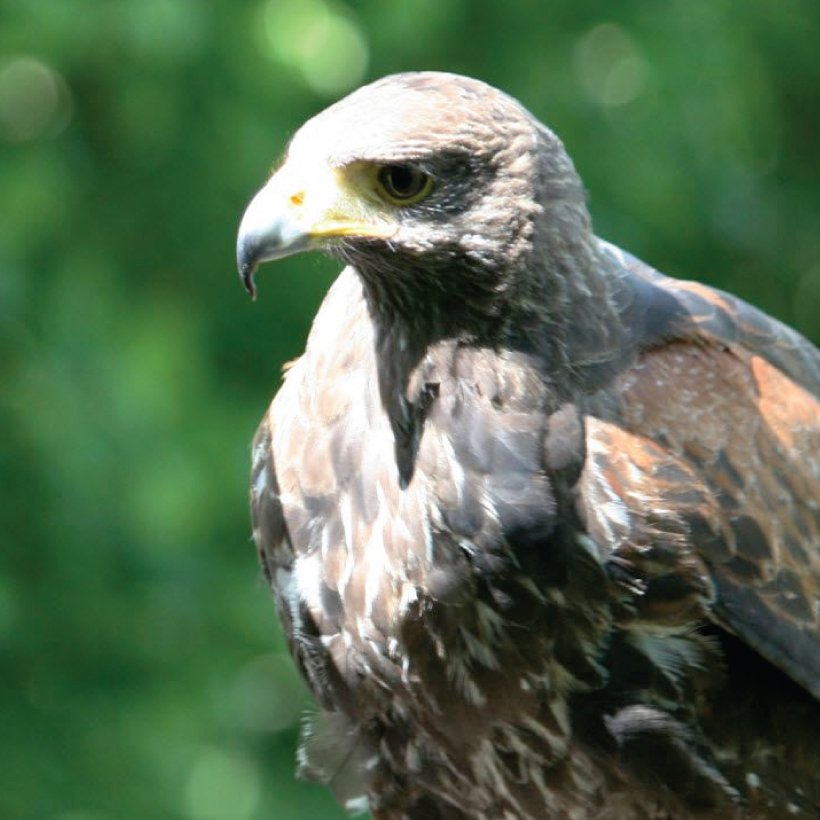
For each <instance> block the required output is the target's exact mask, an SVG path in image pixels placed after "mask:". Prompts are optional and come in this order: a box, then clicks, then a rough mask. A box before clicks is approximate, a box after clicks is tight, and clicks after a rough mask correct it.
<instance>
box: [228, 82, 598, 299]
mask: <svg viewBox="0 0 820 820" xmlns="http://www.w3.org/2000/svg"><path fill="white" fill-rule="evenodd" d="M588 235H589V222H588V216H587V211H586V207H585V204H584V195H583V190H582V187H581V183H580V181H579V179H578V177H577V175H576V173H575V170H574V168H573V166H572V163H571V161H570V159H569V157H568V156H567V154H566V152H565V151H564V148H563V146H562V144H561V142H560V140H559V139H558V138H557V137H556V136H555V135H554V134H553V133H552V132H551V131H549V130H548V129H547V128H545V127H544V126H543V125H541V124H540V123H539V122H538V121H537V120H536V119H535V118H534V117H533V116H532V115H531V114H530V113H529V112H528V111H526V109H524V108H523V107H522V106H521V105H520V104H519V103H518V102H516V101H515V100H514V99H512V98H511V97H509V96H507V95H506V94H504V93H502V92H500V91H497V90H496V89H494V88H492V87H490V86H488V85H486V84H485V83H482V82H480V81H477V80H473V79H469V78H466V77H459V76H455V75H451V74H440V73H434V72H423V73H409V74H398V75H394V76H391V77H386V78H385V79H382V80H379V81H378V82H375V83H373V84H371V85H368V86H365V87H364V88H361V89H359V90H358V91H356V92H354V93H353V94H351V95H350V96H348V97H346V98H345V99H343V100H341V101H340V102H337V103H336V104H335V105H333V106H331V107H330V108H328V109H327V110H325V111H323V112H322V113H321V114H319V115H318V116H316V117H314V118H313V119H311V120H310V121H308V122H307V123H306V124H305V125H304V126H303V127H302V128H301V129H300V130H299V131H298V132H297V133H296V135H295V136H294V138H293V140H292V141H291V143H290V146H289V148H288V151H287V154H286V156H285V159H284V161H283V163H282V164H281V165H280V167H279V168H278V170H277V171H276V172H275V173H274V174H273V176H272V177H271V179H270V180H269V181H268V183H267V184H266V185H265V187H264V188H263V189H262V190H261V191H260V192H259V193H258V194H257V195H256V197H255V198H254V199H253V201H252V202H251V204H250V206H249V207H248V209H247V211H246V213H245V216H244V218H243V220H242V224H241V227H240V232H239V241H238V246H237V261H238V265H239V270H240V274H241V276H242V278H243V281H244V283H245V286H246V287H247V288H248V290H249V291H250V292H251V293H253V273H254V271H255V269H256V267H257V266H258V265H259V264H260V263H261V262H264V261H266V260H270V259H278V258H281V257H283V256H287V255H290V254H293V253H297V252H299V251H302V250H305V249H308V248H323V249H325V250H328V251H329V252H331V253H333V254H334V255H337V256H339V257H341V258H343V259H344V260H345V261H347V262H351V263H352V264H354V266H355V267H356V269H357V270H358V271H359V273H360V274H361V275H362V276H363V277H364V278H365V279H366V280H368V281H370V282H371V283H372V284H373V286H374V287H376V288H377V290H378V292H385V293H390V292H393V293H403V294H404V296H405V298H407V296H408V295H411V294H413V293H414V292H415V291H416V290H417V288H418V286H419V285H421V286H422V288H423V292H424V293H425V294H426V301H428V302H429V297H430V294H431V293H437V294H439V297H440V298H441V299H443V300H444V301H445V302H447V301H450V300H452V301H456V300H464V299H467V300H470V299H482V298H483V296H482V294H483V295H484V296H486V297H488V298H490V299H493V300H497V299H498V297H499V294H500V293H503V292H505V291H506V290H508V289H510V286H511V284H512V283H513V281H514V279H515V278H516V272H517V271H521V270H524V269H525V268H529V269H531V268H532V267H533V265H532V264H531V263H530V260H531V258H532V257H533V251H534V250H538V251H541V253H539V254H538V256H539V258H544V256H545V254H544V253H543V250H544V248H549V249H550V253H552V254H554V255H555V256H557V257H560V256H561V255H562V254H565V253H567V252H568V250H569V248H568V247H567V246H568V245H573V246H575V245H576V244H577V243H583V242H584V241H585V240H586V237H587V236H588ZM546 255H547V256H549V253H548V254H546ZM519 278H520V277H519ZM431 288H432V290H431ZM411 301H418V300H411Z"/></svg>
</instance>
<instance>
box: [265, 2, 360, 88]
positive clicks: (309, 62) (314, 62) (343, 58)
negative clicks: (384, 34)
mask: <svg viewBox="0 0 820 820" xmlns="http://www.w3.org/2000/svg"><path fill="white" fill-rule="evenodd" d="M265 31H266V34H267V40H268V43H269V45H270V48H271V50H272V52H273V54H274V56H275V57H276V58H277V59H279V60H281V61H282V62H284V63H285V64H287V65H290V66H292V67H293V68H295V69H297V70H298V71H299V72H300V73H301V75H302V77H303V78H304V80H305V82H306V83H307V84H308V85H309V86H310V87H311V88H312V89H313V90H314V91H316V92H317V93H319V94H323V95H326V96H334V95H336V94H340V93H342V92H344V91H347V90H349V89H351V88H353V87H354V86H357V85H359V83H361V81H362V79H363V78H364V75H365V72H366V71H367V65H368V61H369V58H370V50H369V48H368V44H367V40H366V39H365V36H364V33H363V32H362V29H361V28H360V27H359V25H358V24H357V23H356V21H355V19H354V18H353V17H352V15H350V14H349V13H348V12H347V11H346V10H342V9H341V8H338V7H336V6H331V5H329V4H327V3H325V2H323V0H306V2H302V3H299V4H296V3H281V2H279V0H269V1H268V4H267V6H266V8H265Z"/></svg>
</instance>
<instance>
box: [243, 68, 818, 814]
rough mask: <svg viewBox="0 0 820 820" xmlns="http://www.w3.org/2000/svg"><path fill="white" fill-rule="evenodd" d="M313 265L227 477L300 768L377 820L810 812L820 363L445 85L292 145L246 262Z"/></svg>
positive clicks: (460, 90) (367, 106) (528, 132)
mask: <svg viewBox="0 0 820 820" xmlns="http://www.w3.org/2000/svg"><path fill="white" fill-rule="evenodd" d="M314 248H316V249H322V250H324V251H326V252H327V253H329V254H331V255H332V256H333V257H335V258H337V259H339V260H341V261H342V262H343V263H344V264H345V265H346V267H345V268H344V270H343V271H342V273H341V274H340V276H339V278H338V279H337V281H336V282H335V284H334V285H333V286H332V288H331V289H330V291H329V293H328V294H327V297H326V298H325V300H324V302H323V304H322V306H321V308H320V309H319V312H318V314H317V316H316V318H315V320H314V322H313V327H312V330H311V331H310V335H309V338H308V340H307V347H306V350H305V353H304V355H303V356H301V358H299V359H298V360H297V361H296V362H295V363H294V364H292V366H290V367H289V369H288V370H287V373H286V377H285V379H284V383H283V385H282V387H281V389H280V390H279V392H278V394H277V395H276V397H275V399H274V400H273V403H272V405H271V407H270V410H269V412H268V413H267V414H266V415H265V417H264V420H263V421H262V424H261V426H260V428H259V431H258V433H257V435H256V438H255V441H254V444H253V454H252V462H253V464H252V486H251V507H252V519H253V535H254V539H255V542H256V545H257V547H258V551H259V556H260V559H261V564H262V567H263V570H264V573H265V575H266V577H267V579H268V581H269V582H270V585H271V587H272V589H273V592H274V595H275V599H276V602H277V605H278V610H279V614H280V616H281V619H282V622H283V624H284V629H285V633H286V635H287V638H288V640H289V642H290V647H291V649H292V652H293V656H294V658H295V661H296V663H297V664H298V666H299V668H300V670H301V672H302V674H303V675H304V677H305V679H306V681H307V682H308V684H309V686H310V688H311V689H312V691H313V693H314V694H315V696H316V698H317V700H318V705H319V713H318V716H317V717H316V720H315V721H313V725H312V726H310V727H308V728H307V730H306V732H305V737H304V739H303V746H302V749H301V751H300V768H301V771H302V774H304V775H306V776H310V777H314V778H316V779H319V780H321V781H323V782H325V783H326V784H328V785H329V786H330V787H331V788H332V789H333V791H334V792H335V793H336V795H337V797H338V798H339V799H340V800H341V801H342V802H343V803H344V804H345V805H346V806H347V807H348V808H350V809H367V810H369V811H370V812H371V813H372V815H373V817H375V818H378V820H529V818H532V819H533V820H536V818H537V819H538V820H552V819H554V820H558V818H561V820H705V819H706V818H708V819H709V820H718V818H719V819H720V820H733V819H736V820H740V819H741V818H742V819H743V820H763V819H764V818H765V819H766V820H786V819H787V818H788V819H789V820H791V819H792V818H803V819H805V818H814V819H815V820H816V819H817V818H820V352H818V350H817V349H816V348H815V347H813V346H812V345H811V344H810V343H809V342H808V341H807V340H806V339H804V338H803V337H801V336H800V335H799V334H798V333H796V332H795V331H793V330H791V329H790V328H788V327H786V326H784V325H783V324H781V323H779V322H778V321H776V320H775V319H772V318H770V317H768V316H766V315H765V314H763V313H762V312H761V311H759V310H757V309H755V308H754V307H751V306H750V305H748V304H745V303H744V302H742V301H741V300H740V299H737V298H735V297H733V296H730V295H728V294H726V293H722V292H720V291H718V290H713V289H712V288H709V287H706V286H704V285H701V284H696V283H692V282H684V281H678V280H675V279H671V278H668V277H666V276H664V275H662V274H660V273H658V272H656V271H655V270H653V269H652V268H650V267H649V266H647V265H645V264H644V263H642V262H640V261H639V260H638V259H636V258H634V257H633V256H630V255H629V254H627V253H625V252H623V251H621V250H619V249H618V248H616V247H615V246H613V245H611V244H608V243H607V242H605V241H602V240H601V239H598V238H597V237H596V236H595V235H594V234H593V232H592V229H591V226H590V216H589V213H588V210H587V205H586V197H585V192H584V189H583V187H582V184H581V182H580V180H579V177H578V175H577V173H576V171H575V169H574V167H573V164H572V162H571V160H570V158H569V156H568V155H567V152H566V151H565V149H564V147H563V145H562V143H561V142H560V141H559V139H558V137H556V135H555V134H554V133H553V132H552V131H550V130H549V129H548V128H547V127H545V126H544V125H542V124H541V123H540V122H538V120H537V119H535V118H534V117H533V116H532V115H531V114H530V113H529V112H528V111H527V110H525V108H524V107H522V105H521V104H519V103H518V102H517V101H516V100H514V99H513V98H511V97H509V96H507V95H506V94H504V93H502V92H500V91H498V90H496V89H494V88H492V87H490V86H488V85H486V84H484V83H482V82H479V81H476V80H473V79H468V78H465V77H460V76H455V75H451V74H443V73H428V72H422V73H407V74H399V75H394V76H390V77H387V78H385V79H382V80H379V81H377V82H375V83H373V84H371V85H368V86H365V87H364V88H361V89H359V90H358V91H356V92H354V93H353V94H351V95H350V96H348V97H347V98H345V99H343V100H341V101H340V102H337V103H336V104H334V105H332V106H331V107H330V108H328V109H327V110H325V111H324V112H322V113H320V114H318V115H317V116H316V117H314V118H313V119H311V120H309V121H308V122H307V123H306V124H305V125H304V126H303V127H302V128H301V129H300V130H299V131H298V132H297V133H296V135H295V136H294V137H293V140H292V141H291V143H290V145H289V148H288V150H287V153H286V156H285V158H284V160H283V162H282V164H281V165H280V166H279V168H278V170H276V172H275V173H274V174H273V176H272V177H271V178H270V180H269V181H268V182H267V184H265V186H264V187H263V188H262V189H261V191H260V192H259V193H258V194H257V195H256V197H255V198H254V199H253V200H252V202H251V203H250V205H249V206H248V209H247V211H246V213H245V215H244V217H243V219H242V222H241V226H240V231H239V239H238V248H237V256H238V264H239V269H240V274H241V276H242V278H243V280H244V282H245V285H246V286H247V287H248V289H249V290H251V292H253V278H252V277H253V274H254V271H255V270H256V268H257V266H258V265H259V264H260V263H262V262H264V261H266V260H272V259H278V258H281V257H285V256H288V255H289V254H293V253H296V252H299V251H303V250H309V249H314Z"/></svg>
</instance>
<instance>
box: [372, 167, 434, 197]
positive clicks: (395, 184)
mask: <svg viewBox="0 0 820 820" xmlns="http://www.w3.org/2000/svg"><path fill="white" fill-rule="evenodd" d="M378 181H379V187H380V188H381V193H382V194H383V195H384V196H385V198H386V199H388V200H389V201H390V202H392V203H393V204H394V205H413V204H415V203H416V202H419V201H420V200H422V199H424V197H426V196H427V194H429V193H430V189H431V188H432V187H433V180H432V178H431V177H430V176H428V175H427V174H425V173H424V171H422V170H420V169H418V168H416V167H415V166H413V165H385V166H384V167H383V168H382V169H381V170H380V171H379V176H378Z"/></svg>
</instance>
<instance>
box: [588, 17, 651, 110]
mask: <svg viewBox="0 0 820 820" xmlns="http://www.w3.org/2000/svg"><path fill="white" fill-rule="evenodd" d="M573 67H574V70H575V77H576V80H577V82H578V84H579V85H580V87H581V88H582V89H583V91H584V92H585V93H586V95H587V97H589V98H590V99H591V100H593V101H594V102H597V103H598V104H599V105H603V106H606V107H612V108H614V107H617V106H621V105H626V104H627V103H630V102H632V101H633V100H634V99H636V98H637V97H638V96H639V95H640V94H641V93H642V92H643V90H644V88H645V87H646V82H647V78H648V73H649V72H648V66H647V63H646V61H645V60H644V59H643V57H642V56H641V54H640V52H639V51H638V48H637V46H636V45H635V43H634V41H633V40H632V38H631V37H630V36H629V34H628V33H627V32H626V31H624V29H622V28H621V27H620V26H616V25H614V24H613V23H602V24H601V25H599V26H595V28H593V29H591V30H590V31H588V32H587V33H586V34H585V35H584V36H583V37H582V38H581V39H580V40H579V41H578V43H577V45H576V47H575V54H574V60H573Z"/></svg>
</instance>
